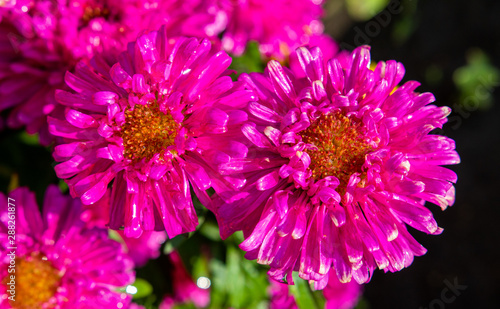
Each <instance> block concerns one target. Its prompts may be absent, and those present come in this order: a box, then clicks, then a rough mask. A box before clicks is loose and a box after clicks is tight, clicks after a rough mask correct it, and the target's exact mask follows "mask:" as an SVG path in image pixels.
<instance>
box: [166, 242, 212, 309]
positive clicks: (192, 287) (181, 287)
mask: <svg viewBox="0 0 500 309" xmlns="http://www.w3.org/2000/svg"><path fill="white" fill-rule="evenodd" d="M168 258H169V260H170V263H171V265H170V266H171V267H170V269H171V271H172V287H173V292H172V294H171V295H167V296H165V298H164V299H163V301H162V303H161V304H160V309H170V308H174V307H175V305H177V304H185V303H193V304H194V305H195V306H196V308H202V307H206V306H207V305H208V304H209V303H210V290H208V289H206V288H200V287H198V286H197V285H196V283H195V282H194V281H193V279H192V278H191V275H190V274H189V273H188V271H187V270H186V268H185V267H184V263H182V259H181V256H180V255H179V253H178V252H177V251H173V252H172V253H170V254H169V255H168Z"/></svg>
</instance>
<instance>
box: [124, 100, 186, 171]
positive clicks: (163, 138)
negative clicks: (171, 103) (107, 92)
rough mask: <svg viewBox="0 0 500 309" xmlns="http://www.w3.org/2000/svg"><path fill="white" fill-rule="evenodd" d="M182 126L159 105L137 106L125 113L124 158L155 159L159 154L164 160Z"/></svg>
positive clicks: (134, 159) (137, 159)
mask: <svg viewBox="0 0 500 309" xmlns="http://www.w3.org/2000/svg"><path fill="white" fill-rule="evenodd" d="M179 128H180V124H179V123H178V122H177V121H175V120H174V118H173V117H172V115H171V114H170V112H167V113H163V112H162V111H160V109H159V107H158V104H157V103H150V104H147V105H140V104H136V105H135V106H134V107H133V108H131V109H128V110H127V111H125V124H124V125H123V127H122V131H121V137H122V139H123V147H124V156H125V157H126V158H128V159H130V160H133V161H140V160H141V159H143V158H145V159H147V160H149V159H151V158H153V156H154V155H155V154H157V153H159V154H160V158H163V155H162V154H163V153H164V152H165V149H166V148H167V147H168V146H171V145H173V144H174V141H175V137H176V136H177V132H178V130H179Z"/></svg>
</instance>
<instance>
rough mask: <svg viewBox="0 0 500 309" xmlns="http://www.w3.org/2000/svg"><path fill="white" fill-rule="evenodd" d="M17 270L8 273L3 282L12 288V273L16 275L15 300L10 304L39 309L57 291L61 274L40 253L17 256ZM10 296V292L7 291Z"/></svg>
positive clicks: (16, 308) (19, 308) (14, 306)
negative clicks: (22, 256)
mask: <svg viewBox="0 0 500 309" xmlns="http://www.w3.org/2000/svg"><path fill="white" fill-rule="evenodd" d="M15 270H16V272H15V273H12V274H7V276H6V277H5V278H4V279H3V280H2V284H5V285H6V286H7V290H9V289H10V283H9V282H11V277H10V276H11V275H13V276H15V279H13V281H15V284H14V285H15V291H16V294H15V301H12V300H10V301H9V304H10V305H11V307H12V308H15V309H39V308H42V304H43V303H45V302H47V301H48V300H49V299H50V298H51V297H52V296H54V294H55V293H56V291H57V288H58V287H59V283H60V281H61V276H60V275H59V272H58V270H57V269H55V268H54V267H53V266H52V264H51V263H50V262H48V261H46V260H43V259H42V258H41V256H40V255H39V254H32V255H31V256H28V257H25V258H16V267H15ZM7 295H8V296H10V294H9V293H7Z"/></svg>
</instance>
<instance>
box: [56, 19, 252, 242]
mask: <svg viewBox="0 0 500 309" xmlns="http://www.w3.org/2000/svg"><path fill="white" fill-rule="evenodd" d="M119 58H120V62H119V63H116V64H115V65H113V67H112V68H111V70H110V71H109V74H108V73H105V74H106V76H109V77H106V76H104V75H101V74H99V73H97V72H95V71H93V70H92V69H91V68H89V67H87V66H86V65H85V64H83V63H80V64H79V65H77V67H76V69H75V74H71V73H68V74H67V75H66V82H67V84H68V86H69V87H71V88H72V89H73V90H74V91H75V92H76V93H70V92H66V91H59V92H58V93H57V94H56V99H57V100H58V102H59V103H60V104H62V105H65V106H67V107H68V110H67V112H66V115H65V117H66V119H65V120H60V119H56V118H51V117H49V124H50V126H49V127H50V130H51V133H52V134H54V135H56V136H61V137H63V138H65V139H66V143H65V144H62V145H59V146H57V147H56V148H55V151H54V157H55V159H56V160H57V161H60V162H63V163H61V164H59V165H57V166H56V167H55V170H56V173H57V175H58V176H59V177H60V178H63V179H67V183H68V185H69V187H70V192H71V194H72V195H73V196H78V197H80V198H81V200H82V202H83V203H84V204H85V205H89V204H93V203H96V202H97V201H99V199H101V198H102V197H103V195H104V194H105V192H106V189H107V188H108V184H110V183H111V182H112V181H113V183H112V192H111V197H110V199H111V216H110V223H109V226H110V227H111V228H113V229H118V228H121V227H122V226H125V234H126V235H127V236H128V237H138V236H140V234H141V233H142V231H143V230H145V231H151V230H157V231H159V230H166V231H167V233H168V236H169V237H170V238H172V237H174V236H176V235H178V234H180V233H186V232H190V231H193V230H194V229H195V227H196V225H197V224H198V218H197V216H196V213H195V210H194V207H193V202H192V198H191V192H190V185H191V186H192V188H193V190H194V192H195V193H196V194H197V195H198V197H199V198H200V199H201V201H202V202H204V204H205V205H207V204H208V202H209V198H208V195H207V194H206V193H205V190H207V189H208V188H209V187H210V186H214V188H215V187H219V186H227V182H225V180H214V181H212V180H211V178H212V176H209V174H211V173H212V174H213V172H211V169H210V167H209V166H208V165H207V163H206V162H209V161H210V162H212V161H214V160H229V155H231V156H234V157H243V156H244V155H245V151H246V148H245V147H243V146H242V145H241V147H240V144H239V143H237V142H232V141H230V140H228V141H226V139H224V138H222V139H221V137H220V136H223V135H222V133H225V132H232V131H234V130H229V127H231V126H236V125H238V124H239V123H241V122H242V121H244V120H246V114H245V113H244V112H240V111H238V110H237V108H239V106H245V105H246V104H247V102H249V101H250V100H251V98H252V96H251V93H250V92H248V91H246V90H243V89H239V88H242V87H241V83H233V82H232V81H231V78H230V77H229V76H225V75H224V74H226V73H227V72H226V69H227V68H228V66H229V64H230V62H231V58H230V57H229V56H228V55H227V54H226V53H224V52H221V51H219V52H216V51H215V50H212V49H211V44H210V42H209V41H207V40H202V41H199V40H198V39H195V38H185V37H180V38H178V39H177V40H176V41H172V40H168V39H167V37H166V35H165V28H162V29H161V30H160V31H159V32H157V31H153V32H150V33H147V34H144V35H143V36H141V37H139V38H138V40H137V42H135V43H134V44H131V45H130V46H129V51H128V52H126V53H123V54H122V55H120V57H119ZM96 68H97V70H98V71H99V72H103V71H105V68H104V67H99V66H98V65H96ZM238 87H239V88H238ZM219 134H220V135H219ZM222 151H224V153H223V152H222ZM224 156H226V157H228V158H226V157H224ZM214 162H215V161H214ZM212 174H211V175H212ZM215 178H217V175H214V179H215ZM219 178H220V177H219Z"/></svg>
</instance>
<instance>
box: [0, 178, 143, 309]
mask: <svg viewBox="0 0 500 309" xmlns="http://www.w3.org/2000/svg"><path fill="white" fill-rule="evenodd" d="M80 211H81V203H80V201H78V200H73V199H71V198H70V197H68V196H64V195H62V194H61V193H60V192H59V189H58V188H57V186H50V187H49V188H48V189H47V192H46V195H45V201H44V207H43V212H42V215H40V212H39V211H38V206H37V204H36V201H35V195H34V194H33V193H31V192H30V191H29V190H28V189H26V188H18V189H16V190H14V191H12V192H11V193H10V194H9V196H8V199H7V197H6V196H5V195H4V194H3V193H0V221H1V222H0V238H1V239H2V242H1V244H0V253H1V254H0V257H1V260H0V263H1V268H0V278H1V280H0V281H1V284H0V293H1V294H2V295H4V297H2V298H0V308H11V306H13V307H15V308H61V309H65V308H67V309H79V308H81V309H83V308H85V309H88V308H96V309H102V308H110V309H111V308H122V307H124V308H126V306H127V305H128V304H129V303H130V299H131V297H130V296H129V295H127V294H125V293H120V292H118V291H117V288H119V287H123V286H125V285H127V284H131V283H132V282H133V281H134V277H135V276H134V272H133V271H132V268H133V263H132V261H131V260H130V259H129V257H128V256H127V255H126V254H125V253H124V252H123V251H122V249H121V245H120V244H119V243H118V242H116V241H113V240H110V239H108V237H107V230H105V229H100V228H92V229H91V228H87V227H86V226H85V224H84V222H82V221H81V220H80V219H79V216H80ZM12 214H14V216H12ZM13 221H14V222H13ZM10 227H15V231H16V233H15V238H14V237H9V236H12V235H11V233H10V232H9V231H12V229H11V228H10ZM10 240H11V241H13V243H9V241H10ZM11 247H16V248H15V249H14V250H13V248H11ZM13 251H15V252H14V254H12V252H13ZM12 258H14V261H15V270H16V272H15V302H12V300H10V301H9V299H7V297H6V296H8V295H10V294H7V290H8V289H10V285H9V282H10V281H9V280H10V279H11V277H10V275H11V274H12V273H11V272H8V267H7V266H8V265H11V264H12V263H11V260H12Z"/></svg>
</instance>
